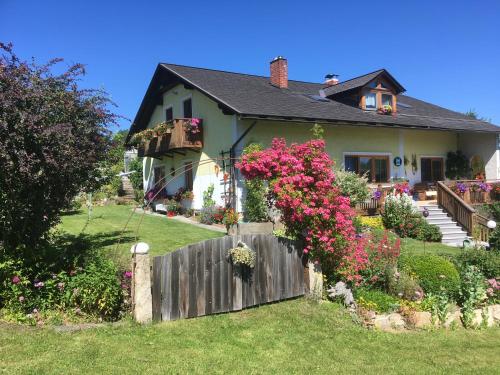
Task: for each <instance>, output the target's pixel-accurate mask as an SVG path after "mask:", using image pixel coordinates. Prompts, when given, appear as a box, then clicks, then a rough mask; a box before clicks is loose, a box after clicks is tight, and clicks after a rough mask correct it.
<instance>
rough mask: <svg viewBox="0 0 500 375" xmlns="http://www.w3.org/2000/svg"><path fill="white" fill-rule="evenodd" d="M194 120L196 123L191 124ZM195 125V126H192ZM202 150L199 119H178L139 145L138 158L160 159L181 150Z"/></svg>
mask: <svg viewBox="0 0 500 375" xmlns="http://www.w3.org/2000/svg"><path fill="white" fill-rule="evenodd" d="M193 120H195V121H196V122H193ZM193 124H195V125H193ZM202 148H203V122H202V120H201V119H190V118H178V119H175V120H172V121H170V122H168V123H167V131H166V132H163V134H162V135H159V136H156V137H154V138H152V139H151V140H149V141H147V142H145V143H143V144H141V145H139V149H138V155H139V157H145V156H148V157H161V156H165V155H168V154H172V153H173V152H174V151H181V150H195V151H197V150H201V149H202Z"/></svg>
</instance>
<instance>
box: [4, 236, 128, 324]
mask: <svg viewBox="0 0 500 375" xmlns="http://www.w3.org/2000/svg"><path fill="white" fill-rule="evenodd" d="M89 248H91V244H90V242H89V240H88V238H87V236H85V235H81V236H79V237H72V236H68V235H65V234H62V233H58V234H57V235H54V236H53V238H51V241H50V243H49V244H48V245H47V246H46V247H44V248H39V249H38V251H37V253H36V255H37V256H36V257H30V258H24V257H21V258H17V259H16V258H13V257H8V256H7V255H6V254H5V253H3V252H1V247H0V307H3V308H4V311H5V312H6V313H7V315H8V316H10V317H11V318H13V319H16V320H18V321H19V322H27V323H32V324H34V323H36V321H37V320H40V319H43V316H45V315H46V314H49V315H50V313H49V312H51V311H52V312H54V311H56V310H57V311H61V312H62V313H63V314H64V313H65V312H69V311H70V310H71V311H74V312H77V313H79V314H82V315H87V314H89V315H92V316H100V317H102V318H106V319H112V318H115V317H116V316H117V314H118V312H119V311H120V309H121V307H122V301H123V296H124V292H126V288H124V289H123V291H122V289H121V288H120V281H119V278H118V277H117V269H116V266H115V265H114V264H113V263H112V262H111V261H110V260H108V259H107V258H104V256H102V255H100V254H99V253H97V252H95V251H89V250H88V249H89ZM75 288H76V289H78V292H76V293H75V290H74V289H75ZM127 288H128V287H127Z"/></svg>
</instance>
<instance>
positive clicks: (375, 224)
mask: <svg viewBox="0 0 500 375" xmlns="http://www.w3.org/2000/svg"><path fill="white" fill-rule="evenodd" d="M359 221H360V225H361V226H362V227H365V228H370V229H384V223H383V221H382V216H359Z"/></svg>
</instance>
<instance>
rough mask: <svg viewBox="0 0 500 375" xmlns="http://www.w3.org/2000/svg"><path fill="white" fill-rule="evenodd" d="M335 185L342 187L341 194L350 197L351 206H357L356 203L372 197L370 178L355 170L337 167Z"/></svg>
mask: <svg viewBox="0 0 500 375" xmlns="http://www.w3.org/2000/svg"><path fill="white" fill-rule="evenodd" d="M334 185H335V186H337V187H338V188H339V189H340V194H342V195H343V196H345V197H349V199H350V202H351V207H355V206H356V204H358V203H361V202H364V201H365V200H367V199H368V198H369V197H370V189H369V188H368V178H367V177H366V176H362V177H361V176H359V175H358V174H357V173H355V172H349V171H345V170H342V169H337V170H336V171H335V181H334Z"/></svg>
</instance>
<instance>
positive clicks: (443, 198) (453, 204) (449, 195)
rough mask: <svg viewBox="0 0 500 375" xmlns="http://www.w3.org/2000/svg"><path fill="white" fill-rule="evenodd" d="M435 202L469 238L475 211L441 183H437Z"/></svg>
mask: <svg viewBox="0 0 500 375" xmlns="http://www.w3.org/2000/svg"><path fill="white" fill-rule="evenodd" d="M437 200H438V205H440V206H441V207H442V208H443V209H444V210H445V211H446V212H448V213H449V214H450V215H451V217H452V219H453V220H454V221H456V222H457V223H459V224H460V225H461V226H462V227H463V228H464V229H465V230H466V231H467V234H468V235H469V236H470V235H472V230H473V226H474V214H475V213H476V210H475V209H474V208H472V207H471V206H469V205H468V204H467V203H465V202H464V201H463V200H462V198H460V197H459V196H458V195H457V194H455V192H453V191H452V190H451V189H450V188H449V187H448V186H446V185H445V184H444V183H443V182H442V181H438V183H437Z"/></svg>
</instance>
